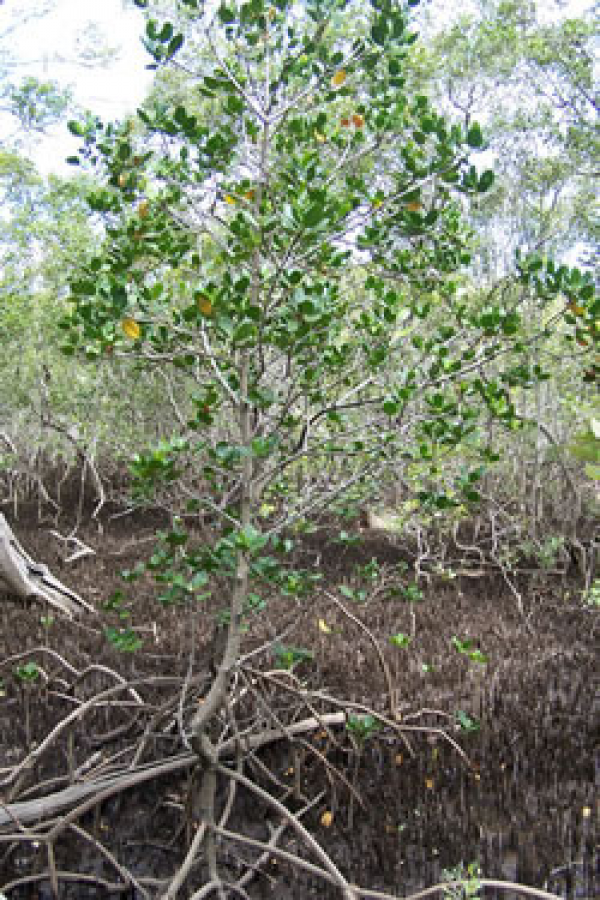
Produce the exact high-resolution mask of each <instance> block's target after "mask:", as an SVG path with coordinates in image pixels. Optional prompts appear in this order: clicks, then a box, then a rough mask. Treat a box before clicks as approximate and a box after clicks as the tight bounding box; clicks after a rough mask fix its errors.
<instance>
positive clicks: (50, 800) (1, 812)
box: [0, 712, 346, 828]
mask: <svg viewBox="0 0 600 900" xmlns="http://www.w3.org/2000/svg"><path fill="white" fill-rule="evenodd" d="M345 720H346V714H345V713H343V712H336V713H325V714H324V715H323V716H320V717H319V718H318V719H314V718H309V719H303V720H302V721H300V722H294V723H292V724H291V725H288V726H286V729H285V732H283V731H281V730H280V729H278V728H273V729H265V730H264V731H261V732H259V733H258V734H254V735H250V736H247V737H245V738H244V739H243V740H242V742H241V743H242V750H243V751H245V752H250V751H253V750H258V749H259V748H260V747H265V746H266V745H267V744H272V743H274V742H275V741H281V740H285V738H286V737H288V736H290V737H291V736H296V735H299V734H306V733H307V732H310V731H315V730H316V729H318V728H322V727H323V725H341V724H342V723H343V722H345ZM237 747H238V741H237V740H236V738H230V739H229V740H227V741H225V742H224V743H223V744H222V745H221V746H220V747H218V749H217V756H218V758H219V759H221V760H227V759H232V758H234V757H235V754H236V751H237ZM198 762H199V758H198V756H197V755H196V754H195V753H182V754H180V755H178V756H173V757H171V758H170V759H166V760H161V761H160V762H153V763H148V764H147V765H144V766H140V767H139V768H136V769H125V770H124V771H123V772H117V773H115V774H112V775H104V776H100V777H98V778H95V779H90V781H83V782H80V783H79V784H71V785H69V787H66V788H64V789H63V790H61V791H56V792H55V793H53V794H47V795H46V796H44V797H38V798H35V799H33V800H21V801H17V802H15V803H10V804H4V803H2V802H0V828H4V827H6V826H7V825H15V824H18V825H31V824H33V823H35V822H39V821H43V820H44V819H51V818H54V817H55V816H57V815H59V814H60V813H64V812H65V811H66V810H70V809H74V808H75V807H77V806H78V805H81V808H80V810H79V814H83V813H84V812H87V811H88V809H90V808H93V807H94V806H96V805H97V804H99V803H103V802H104V801H105V800H108V798H109V797H113V796H114V795H115V794H119V793H121V792H122V791H126V790H130V789H131V788H133V787H136V785H138V784H143V783H144V782H145V781H152V780H153V779H155V778H161V777H163V776H164V775H171V774H173V773H174V772H179V771H181V770H183V769H187V768H189V767H190V766H193V765H196V764H198Z"/></svg>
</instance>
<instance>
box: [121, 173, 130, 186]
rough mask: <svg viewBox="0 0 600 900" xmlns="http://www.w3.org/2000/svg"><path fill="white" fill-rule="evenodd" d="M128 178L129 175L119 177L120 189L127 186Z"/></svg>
mask: <svg viewBox="0 0 600 900" xmlns="http://www.w3.org/2000/svg"><path fill="white" fill-rule="evenodd" d="M127 181H128V178H127V175H119V187H125V185H126V184H127Z"/></svg>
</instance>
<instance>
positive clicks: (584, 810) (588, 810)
mask: <svg viewBox="0 0 600 900" xmlns="http://www.w3.org/2000/svg"><path fill="white" fill-rule="evenodd" d="M581 815H582V816H583V818H584V819H589V818H590V816H591V815H592V808H591V806H583V807H582V808H581Z"/></svg>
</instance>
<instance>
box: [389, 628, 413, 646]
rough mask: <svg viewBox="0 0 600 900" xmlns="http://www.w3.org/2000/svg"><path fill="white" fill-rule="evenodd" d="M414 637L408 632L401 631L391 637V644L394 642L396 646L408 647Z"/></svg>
mask: <svg viewBox="0 0 600 900" xmlns="http://www.w3.org/2000/svg"><path fill="white" fill-rule="evenodd" d="M411 641H412V638H411V637H409V635H408V634H403V632H401V631H399V632H398V634H393V635H392V636H391V637H390V644H393V645H394V647H408V645H409V644H410V642H411Z"/></svg>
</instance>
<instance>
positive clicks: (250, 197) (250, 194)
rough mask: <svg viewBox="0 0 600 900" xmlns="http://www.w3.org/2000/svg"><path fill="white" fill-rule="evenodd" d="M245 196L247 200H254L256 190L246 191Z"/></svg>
mask: <svg viewBox="0 0 600 900" xmlns="http://www.w3.org/2000/svg"><path fill="white" fill-rule="evenodd" d="M244 197H245V198H246V200H254V191H246V193H245V194H244Z"/></svg>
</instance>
